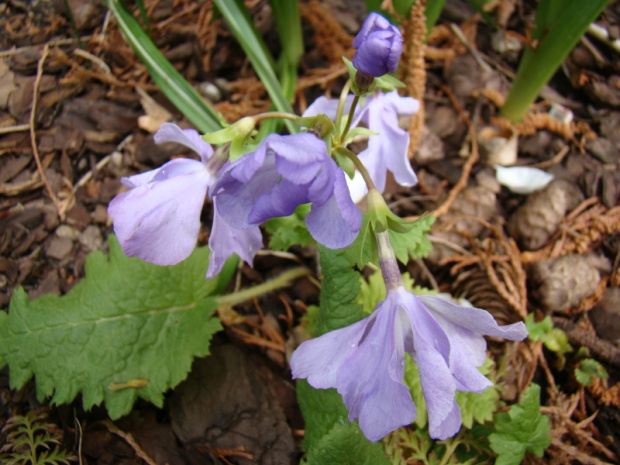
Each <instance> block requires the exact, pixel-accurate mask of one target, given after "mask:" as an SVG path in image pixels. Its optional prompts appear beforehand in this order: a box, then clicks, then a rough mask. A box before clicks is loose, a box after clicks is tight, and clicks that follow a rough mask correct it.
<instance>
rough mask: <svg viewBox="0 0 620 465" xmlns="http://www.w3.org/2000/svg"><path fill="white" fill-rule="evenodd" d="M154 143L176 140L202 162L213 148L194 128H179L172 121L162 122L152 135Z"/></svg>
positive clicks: (211, 152) (211, 153)
mask: <svg viewBox="0 0 620 465" xmlns="http://www.w3.org/2000/svg"><path fill="white" fill-rule="evenodd" d="M153 139H154V140H155V143H157V144H161V143H163V142H176V143H178V144H181V145H184V146H186V147H188V148H190V149H192V150H193V151H194V152H196V153H197V154H198V155H200V160H201V161H202V162H203V163H206V161H207V160H208V159H209V157H211V155H213V148H212V147H211V145H210V144H208V143H207V142H205V141H204V140H203V139H202V137H200V134H198V132H197V131H196V130H195V129H181V128H180V127H179V126H177V125H176V124H173V123H163V124H162V125H161V126H159V129H158V130H157V132H156V133H155V135H154V136H153Z"/></svg>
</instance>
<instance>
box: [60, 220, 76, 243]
mask: <svg viewBox="0 0 620 465" xmlns="http://www.w3.org/2000/svg"><path fill="white" fill-rule="evenodd" d="M56 235H57V236H58V237H62V238H65V239H69V240H71V241H75V240H77V238H78V237H80V231H78V230H77V229H75V228H72V227H71V226H69V225H66V224H61V225H60V226H58V228H56Z"/></svg>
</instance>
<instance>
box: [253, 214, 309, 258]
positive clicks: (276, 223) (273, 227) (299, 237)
mask: <svg viewBox="0 0 620 465" xmlns="http://www.w3.org/2000/svg"><path fill="white" fill-rule="evenodd" d="M309 211H310V205H309V204H305V205H300V206H299V207H297V209H296V210H295V212H294V213H293V214H292V215H290V216H283V217H279V218H272V219H270V220H269V221H267V222H266V223H265V229H266V230H267V232H268V233H269V234H271V239H269V247H270V248H271V249H273V250H280V251H285V250H288V249H290V248H291V247H292V246H294V245H300V246H302V247H303V246H306V245H308V244H310V243H312V242H313V241H314V239H312V236H311V235H310V233H309V232H308V228H307V227H306V220H305V218H306V215H307V214H308V212H309Z"/></svg>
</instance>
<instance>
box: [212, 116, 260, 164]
mask: <svg viewBox="0 0 620 465" xmlns="http://www.w3.org/2000/svg"><path fill="white" fill-rule="evenodd" d="M255 126H256V118H254V117H252V116H246V117H244V118H241V119H240V120H239V121H236V122H235V123H233V124H231V125H230V126H227V127H225V128H224V129H220V130H219V131H215V132H210V133H207V134H204V135H203V136H202V140H204V141H205V142H208V143H209V144H213V145H221V144H225V143H226V142H230V143H231V145H230V160H231V161H235V160H237V159H238V158H240V157H241V156H242V155H244V153H245V152H244V148H245V144H246V141H247V139H248V138H249V137H250V136H251V135H252V132H253V131H254V128H255Z"/></svg>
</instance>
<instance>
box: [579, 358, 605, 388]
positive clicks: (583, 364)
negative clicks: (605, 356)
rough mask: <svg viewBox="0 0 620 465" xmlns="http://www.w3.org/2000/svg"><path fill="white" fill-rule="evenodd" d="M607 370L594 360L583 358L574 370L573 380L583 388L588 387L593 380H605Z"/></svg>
mask: <svg viewBox="0 0 620 465" xmlns="http://www.w3.org/2000/svg"><path fill="white" fill-rule="evenodd" d="M608 376H609V374H608V373H607V370H605V368H604V367H603V365H601V364H600V363H599V362H597V361H596V360H593V359H591V358H584V359H583V360H581V361H580V362H579V365H577V368H575V378H576V379H577V381H579V383H581V384H582V385H584V386H589V385H590V384H592V381H594V378H607V377H608Z"/></svg>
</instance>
